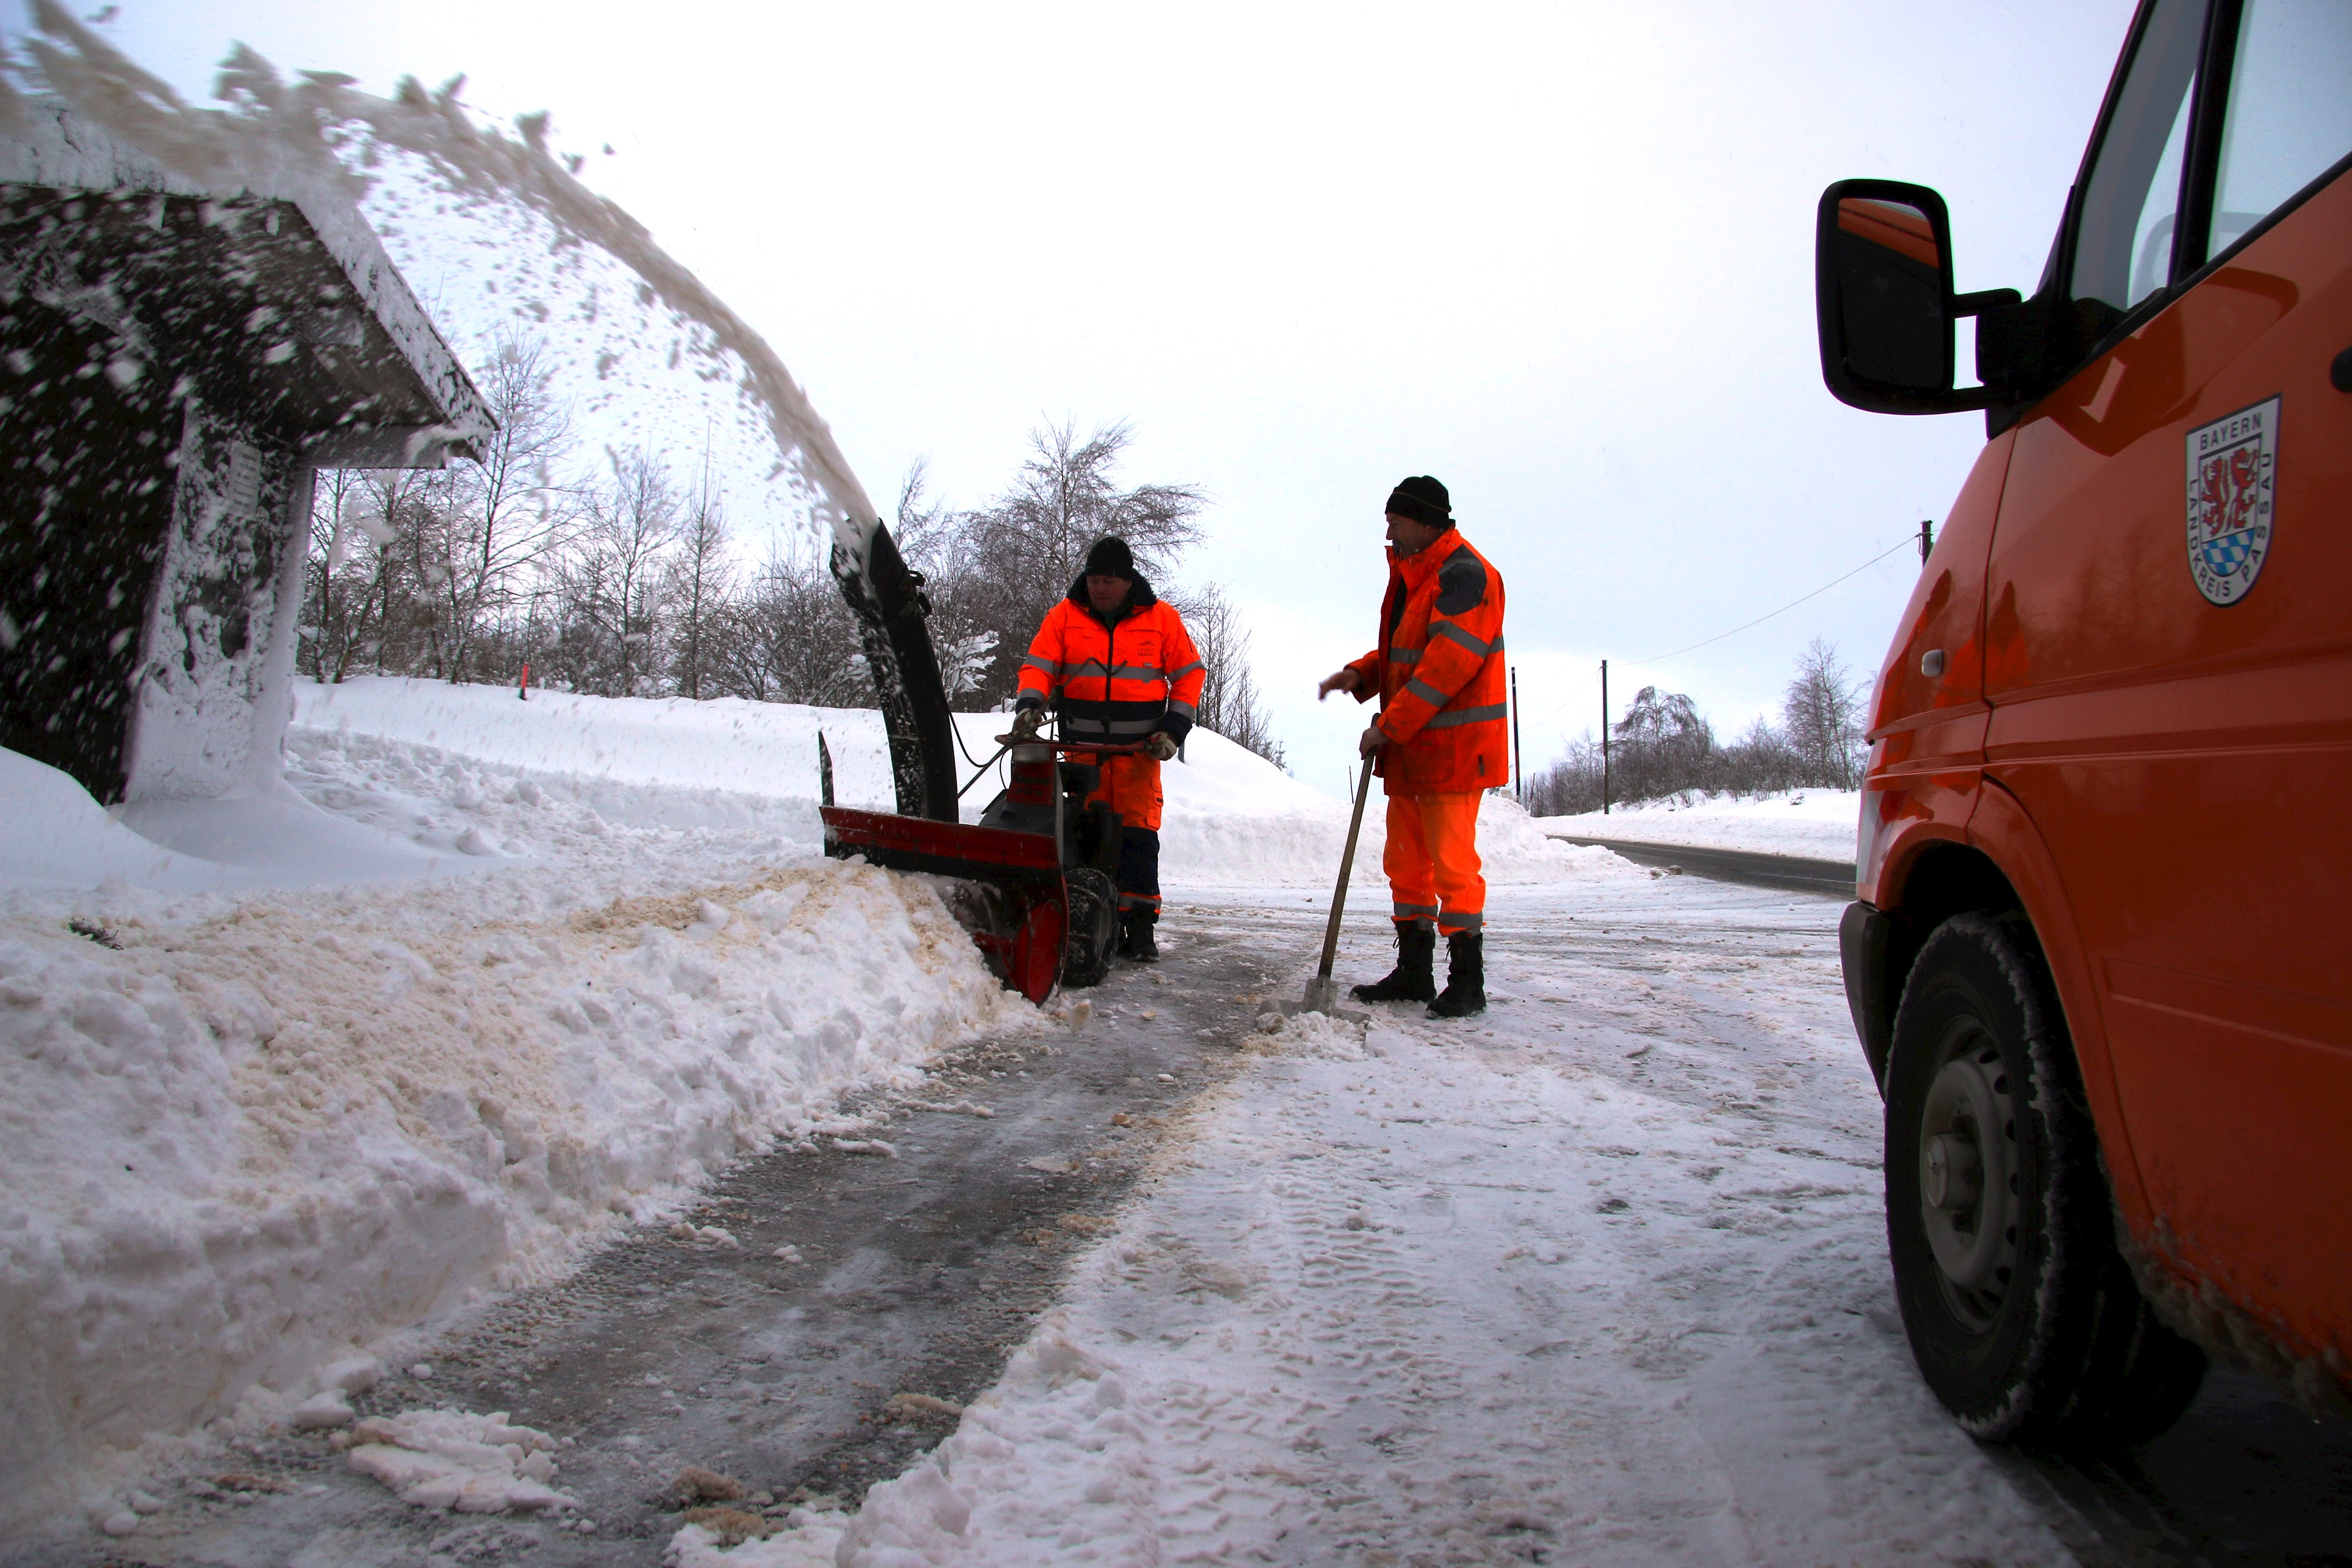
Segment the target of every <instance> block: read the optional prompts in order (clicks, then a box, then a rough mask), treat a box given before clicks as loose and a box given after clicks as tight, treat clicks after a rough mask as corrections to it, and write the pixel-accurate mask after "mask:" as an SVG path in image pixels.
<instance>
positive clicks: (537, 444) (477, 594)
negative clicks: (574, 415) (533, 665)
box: [435, 332, 581, 681]
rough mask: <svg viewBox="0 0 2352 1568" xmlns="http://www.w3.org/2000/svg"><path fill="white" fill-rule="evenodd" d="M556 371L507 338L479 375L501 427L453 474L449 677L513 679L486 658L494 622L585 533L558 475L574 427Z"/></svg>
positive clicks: (440, 540) (446, 536) (446, 521)
mask: <svg viewBox="0 0 2352 1568" xmlns="http://www.w3.org/2000/svg"><path fill="white" fill-rule="evenodd" d="M550 373H551V372H550V371H549V369H548V367H547V366H546V364H545V363H544V355H543V351H542V347H541V343H540V342H539V341H538V340H535V339H530V338H525V337H523V336H522V335H521V334H520V333H515V332H508V333H506V334H504V335H502V336H501V337H500V338H499V340H498V341H497V343H496V345H495V346H494V347H493V348H492V350H491V353H490V358H489V361H488V365H487V366H485V367H484V369H483V371H482V372H481V373H480V374H479V376H478V384H479V386H480V388H481V392H482V394H483V398H484V400H485V401H486V402H488V404H489V408H490V412H491V413H493V414H494V415H495V416H496V417H497V419H498V429H497V430H496V431H495V432H493V433H492V434H491V435H490V437H489V439H488V441H487V442H486V443H485V444H484V445H483V449H482V453H481V456H480V458H479V460H478V461H477V462H474V463H471V464H467V465H465V466H463V467H461V468H459V469H457V470H454V471H453V479H452V482H451V484H450V485H449V486H448V488H449V491H450V494H449V495H448V497H446V511H445V512H444V513H443V514H442V517H441V519H440V526H439V528H437V529H436V536H437V537H436V539H435V543H436V546H437V547H438V555H439V559H438V561H437V562H436V565H437V566H438V567H439V568H440V576H441V581H440V585H439V586H440V598H441V601H442V603H441V609H442V614H443V617H444V620H445V622H446V630H445V631H444V632H443V633H442V638H443V641H444V642H445V643H446V649H447V653H446V670H447V674H448V678H449V679H451V680H460V681H461V680H466V679H468V678H477V679H478V678H485V677H488V676H492V675H495V676H496V677H497V678H500V679H503V678H505V676H506V675H507V674H510V673H511V672H509V671H507V670H497V671H492V670H490V669H488V668H487V667H484V666H483V664H481V663H480V662H478V657H477V650H478V644H479V643H481V642H483V641H484V639H485V637H486V634H487V633H488V632H489V631H490V628H489V626H488V624H487V622H489V621H490V620H491V619H492V618H494V617H497V616H499V615H500V614H502V613H503V612H505V611H506V610H508V609H509V607H510V606H511V604H512V603H513V601H514V600H515V598H516V596H517V595H516V580H517V578H518V576H519V574H520V573H521V571H522V570H524V569H525V568H527V567H530V566H532V565H534V564H536V563H538V562H539V561H541V560H542V559H545V558H547V557H548V556H550V555H551V554H553V553H554V552H556V551H559V550H561V549H563V548H564V547H565V546H566V545H568V544H569V543H570V542H571V540H572V536H573V535H574V534H575V533H576V532H577V531H578V528H579V523H580V515H581V508H580V506H579V497H578V496H577V494H576V493H575V491H574V490H573V489H572V486H568V485H566V484H564V483H562V481H561V480H560V479H559V478H558V476H557V469H558V467H559V465H561V464H562V460H563V458H564V455H565V454H566V452H567V451H568V449H569V445H570V441H571V434H572V422H571V419H570V416H569V413H568V412H567V411H566V410H565V409H563V408H562V406H561V405H560V404H558V403H557V402H556V401H555V399H554V395H553V393H552V392H551V390H550V386H549V378H550Z"/></svg>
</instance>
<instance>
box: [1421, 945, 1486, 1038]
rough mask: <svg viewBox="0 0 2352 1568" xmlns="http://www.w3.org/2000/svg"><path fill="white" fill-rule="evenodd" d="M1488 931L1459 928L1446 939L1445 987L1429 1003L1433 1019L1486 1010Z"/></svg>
mask: <svg viewBox="0 0 2352 1568" xmlns="http://www.w3.org/2000/svg"><path fill="white" fill-rule="evenodd" d="M1485 1011H1486V935H1485V934H1484V933H1483V932H1477V931H1456V932H1455V933H1454V935H1453V936H1448V937H1447V938H1446V939H1445V989H1444V991H1443V992H1441V993H1440V994H1439V996H1438V998H1437V999H1436V1000H1435V1001H1433V1002H1432V1003H1430V1004H1429V1016H1430V1017H1431V1018H1433V1019H1466V1018H1471V1017H1474V1016H1475V1015H1476V1014H1479V1013H1483V1012H1485Z"/></svg>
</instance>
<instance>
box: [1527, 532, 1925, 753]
mask: <svg viewBox="0 0 2352 1568" xmlns="http://www.w3.org/2000/svg"><path fill="white" fill-rule="evenodd" d="M1917 539H1918V536H1917V535H1916V534H1906V535H1905V536H1904V537H1903V539H1902V541H1901V542H1900V543H1897V544H1892V545H1889V546H1887V547H1886V548H1885V549H1883V550H1880V551H1879V552H1878V553H1877V554H1876V555H1874V556H1872V557H1871V558H1870V559H1868V560H1866V561H1864V562H1863V563H1862V564H1861V565H1860V566H1858V567H1855V568H1854V569H1853V570H1852V571H1849V572H1845V573H1843V574H1842V575H1840V576H1837V577H1833V578H1832V579H1831V580H1829V581H1827V582H1824V583H1822V585H1821V586H1820V587H1819V588H1816V589H1814V590H1813V591H1811V593H1808V594H1806V595H1805V596H1804V598H1802V599H1791V600H1790V601H1789V602H1788V603H1786V604H1783V605H1782V606H1780V609H1778V610H1773V611H1768V612H1766V613H1764V614H1762V615H1759V616H1758V617H1757V618H1756V619H1755V620H1753V621H1750V622H1746V623H1745V624H1743V625H1738V626H1734V627H1733V628H1732V629H1731V630H1730V631H1728V632H1717V633H1716V634H1715V635H1714V636H1712V637H1709V638H1707V639H1706V641H1705V642H1700V643H1692V644H1691V645H1690V646H1689V647H1687V648H1677V649H1675V651H1674V652H1673V653H1660V654H1658V655H1657V656H1656V657H1655V658H1651V659H1631V660H1627V661H1625V662H1626V663H1628V664H1664V663H1665V661H1667V660H1668V659H1679V658H1681V657H1682V656H1683V655H1684V654H1685V653H1696V652H1698V651H1699V650H1700V649H1701V648H1706V647H1710V646H1712V645H1713V644H1715V643H1720V642H1722V641H1723V640H1724V639H1725V638H1726V637H1737V636H1738V635H1739V633H1741V632H1745V631H1747V630H1748V627H1750V626H1761V625H1763V624H1764V622H1767V621H1769V620H1771V619H1772V617H1773V616H1775V615H1786V614H1787V613H1788V612H1790V611H1791V610H1794V609H1795V608H1796V607H1797V606H1798V605H1800V604H1802V603H1804V602H1805V601H1806V600H1808V599H1819V598H1820V597H1821V596H1822V594H1824V593H1827V592H1828V591H1830V590H1831V589H1832V588H1835V587H1836V586H1837V585H1838V584H1839V583H1841V582H1843V581H1845V580H1846V579H1847V578H1851V577H1859V576H1861V575H1862V574H1863V573H1864V572H1865V571H1868V570H1870V569H1871V568H1872V567H1874V566H1876V565H1877V564H1878V563H1879V562H1880V561H1882V560H1885V559H1886V558H1887V557H1888V556H1891V555H1893V554H1894V553H1895V551H1896V550H1899V549H1903V548H1904V547H1905V546H1906V545H1911V544H1915V543H1916V542H1917ZM1597 679H1599V676H1598V674H1592V675H1587V676H1586V677H1585V678H1584V679H1583V680H1581V681H1580V682H1578V683H1577V686H1576V689H1575V690H1574V691H1572V692H1570V694H1569V695H1568V696H1567V697H1566V698H1564V699H1563V700H1562V701H1561V702H1560V705H1559V706H1558V707H1555V708H1553V709H1552V710H1551V711H1550V712H1549V713H1548V714H1546V715H1544V716H1543V717H1541V718H1539V719H1538V720H1536V722H1537V723H1538V725H1544V724H1549V723H1550V722H1551V721H1552V720H1553V719H1555V718H1557V717H1559V716H1560V715H1561V714H1562V713H1564V712H1566V711H1567V709H1568V706H1569V704H1570V703H1572V702H1575V701H1576V700H1577V699H1578V698H1579V697H1580V696H1582V695H1584V693H1585V690H1586V688H1588V687H1589V686H1591V685H1592V683H1593V682H1594V681H1595V680H1597Z"/></svg>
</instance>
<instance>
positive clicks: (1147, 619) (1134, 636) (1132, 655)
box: [1013, 577, 1208, 745]
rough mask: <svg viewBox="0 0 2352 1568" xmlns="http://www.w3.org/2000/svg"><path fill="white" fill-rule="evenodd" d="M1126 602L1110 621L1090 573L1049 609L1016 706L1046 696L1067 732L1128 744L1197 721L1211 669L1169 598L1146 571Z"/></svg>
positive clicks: (1070, 736)
mask: <svg viewBox="0 0 2352 1568" xmlns="http://www.w3.org/2000/svg"><path fill="white" fill-rule="evenodd" d="M1134 582H1135V585H1134V587H1133V589H1132V590H1130V591H1129V594H1128V601H1127V604H1126V606H1125V607H1124V608H1123V609H1122V610H1121V611H1120V612H1118V614H1117V615H1116V616H1114V617H1113V618H1112V619H1111V620H1110V621H1108V622H1105V621H1104V620H1103V619H1102V617H1100V616H1098V615H1097V614H1096V613H1095V612H1093V611H1092V610H1091V609H1089V608H1088V607H1087V580H1086V579H1085V578H1083V577H1081V578H1079V579H1078V580H1077V581H1076V582H1074V583H1072V584H1071V585H1070V592H1069V596H1068V597H1067V598H1066V599H1064V600H1063V601H1061V602H1060V603H1058V604H1056V605H1055V606H1054V608H1053V609H1051V610H1048V611H1047V612H1045V622H1044V623H1043V624H1042V625H1040V626H1039V627H1038V628H1037V635H1036V637H1035V639H1034V640H1033V641H1032V642H1031V643H1030V644H1029V656H1028V657H1027V658H1025V659H1024V660H1022V661H1021V693H1020V695H1019V696H1018V697H1017V698H1016V699H1015V700H1014V704H1013V706H1014V707H1015V708H1024V707H1036V706H1041V705H1043V704H1045V702H1046V701H1048V700H1049V699H1050V700H1051V701H1052V702H1053V704H1054V706H1055V711H1056V712H1058V713H1059V714H1060V715H1061V716H1062V738H1063V739H1065V740H1073V741H1079V742H1085V741H1090V740H1091V741H1099V742H1102V743H1104V744H1106V745H1127V744H1131V743H1133V742H1135V741H1139V740H1141V739H1144V738H1145V737H1148V736H1150V734H1151V733H1152V732H1153V731H1154V730H1162V729H1164V730H1166V731H1167V732H1168V733H1169V735H1170V736H1171V737H1173V738H1175V739H1177V740H1181V739H1183V738H1184V735H1185V732H1186V731H1188V730H1190V729H1191V728H1192V720H1193V718H1194V717H1195V716H1197V714H1198V711H1199V705H1200V701H1201V687H1202V685H1203V684H1204V683H1205V682H1206V681H1207V680H1208V672H1207V670H1206V668H1205V667H1204V666H1203V665H1202V663H1201V655H1200V652H1199V650H1197V649H1195V648H1194V647H1193V646H1192V634H1191V633H1190V632H1186V631H1185V630H1184V621H1183V618H1182V617H1181V616H1180V615H1178V614H1177V613H1176V611H1175V608H1174V606H1172V605H1170V604H1167V603H1165V602H1163V601H1161V600H1160V598H1159V596H1158V595H1156V594H1154V593H1153V592H1152V591H1151V585H1150V583H1148V582H1146V581H1144V580H1143V579H1141V578H1137V579H1135V580H1134Z"/></svg>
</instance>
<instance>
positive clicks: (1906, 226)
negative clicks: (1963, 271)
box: [1813, 180, 2017, 413]
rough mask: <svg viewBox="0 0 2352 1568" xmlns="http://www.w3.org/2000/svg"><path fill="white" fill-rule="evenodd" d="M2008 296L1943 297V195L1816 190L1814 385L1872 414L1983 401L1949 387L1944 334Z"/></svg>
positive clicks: (1946, 274) (1874, 187)
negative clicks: (1818, 357) (1817, 366)
mask: <svg viewBox="0 0 2352 1568" xmlns="http://www.w3.org/2000/svg"><path fill="white" fill-rule="evenodd" d="M2016 298H2017V296H2016V294H2015V293H2013V292H2011V290H2009V289H2005V288H2004V289H1996V290H1992V291H1990V292H1989V293H1986V294H1971V295H1955V294H1954V293H1953V292H1952V220H1951V216H1950V214H1948V212H1947V211H1946V210H1945V207H1944V198H1943V197H1941V196H1939V195H1937V193H1935V192H1933V191H1931V190H1929V189H1928V188H1927V186H1925V185H1910V184H1905V183H1902V182H1900V181H1895V180H1841V181H1839V182H1838V183H1835V184H1833V185H1832V186H1831V187H1830V188H1829V189H1828V190H1826V191H1824V192H1822V204H1821V208H1820V212H1819V214H1818V217H1817V220H1816V224H1815V228H1814V241H1813V302H1814V308H1815V311H1816V313H1817V318H1818V320H1817V326H1818V329H1819V331H1820V334H1821V344H1822V381H1824V382H1827V383H1828V385H1829V389H1830V392H1831V393H1832V395H1833V396H1834V397H1836V399H1837V400H1838V401H1839V402H1843V403H1848V404H1851V405H1852V406H1853V407H1855V408H1859V409H1864V410H1867V411H1868V412H1870V413H1958V412H1959V411H1961V410H1963V409H1971V408H1983V407H1984V406H1985V405H1986V404H1987V403H1988V402H1990V401H1991V399H1992V396H1993V394H1992V393H1991V392H1990V391H1988V390H1987V389H1985V388H1983V387H1964V388H1959V389H1955V388H1954V387H1953V385H1952V329H1953V323H1954V322H1955V321H1956V320H1958V319H1959V318H1960V317H1962V316H1972V315H1976V314H1978V313H1979V311H1981V310H1983V309H1985V308H1989V307H1991V306H1993V305H1997V304H2002V303H2013V302H2014V301H2015V300H2016Z"/></svg>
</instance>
